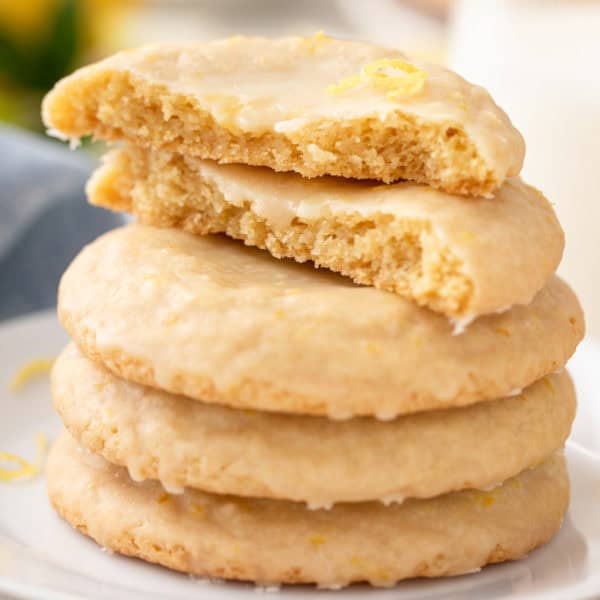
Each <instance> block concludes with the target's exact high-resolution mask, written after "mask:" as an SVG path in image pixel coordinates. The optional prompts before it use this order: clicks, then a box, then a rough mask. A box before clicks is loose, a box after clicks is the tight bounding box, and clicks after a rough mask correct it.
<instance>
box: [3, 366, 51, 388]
mask: <svg viewBox="0 0 600 600" xmlns="http://www.w3.org/2000/svg"><path fill="white" fill-rule="evenodd" d="M53 364H54V359H53V358H35V359H33V360H30V361H29V362H28V363H26V364H24V365H23V366H22V367H21V368H20V369H19V370H18V371H17V372H16V373H15V376H14V377H13V379H12V381H11V382H10V384H9V386H8V387H9V389H10V390H11V391H13V392H17V391H18V390H20V389H21V388H23V387H24V386H25V385H26V384H27V383H29V381H30V380H31V379H33V378H34V377H39V376H40V375H46V373H48V372H49V371H50V369H51V368H52V365H53Z"/></svg>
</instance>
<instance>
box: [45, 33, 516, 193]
mask: <svg viewBox="0 0 600 600" xmlns="http://www.w3.org/2000/svg"><path fill="white" fill-rule="evenodd" d="M123 74H127V75H128V76H129V77H130V78H132V79H131V81H129V82H128V83H130V84H131V85H132V91H135V90H134V88H135V87H136V85H143V86H147V87H146V89H147V91H146V92H145V95H146V97H147V100H148V99H150V101H152V98H158V97H159V96H161V98H162V99H161V100H160V110H161V111H162V114H163V116H164V119H165V121H168V120H169V119H171V124H170V128H171V135H170V136H169V135H167V134H165V135H163V134H162V133H159V127H160V125H159V122H158V115H157V114H156V111H153V112H152V113H150V112H148V104H146V106H144V105H143V103H140V104H139V105H138V104H137V102H136V99H135V95H134V94H133V95H132V94H128V96H129V100H128V102H129V105H130V107H131V108H132V109H136V110H137V117H138V123H137V125H138V126H137V127H135V126H134V127H132V128H129V126H128V125H126V124H125V123H124V122H120V121H119V120H120V119H122V118H124V115H123V114H122V111H121V107H120V105H119V103H118V99H114V101H111V100H109V99H108V97H106V98H105V99H106V104H103V102H104V101H105V100H104V97H103V96H102V94H104V92H105V87H106V86H110V85H114V84H115V81H117V80H118V81H119V85H120V84H121V83H122V80H121V79H120V78H119V76H121V75H123ZM124 89H125V88H123V90H124ZM84 90H85V96H84V95H83V93H82V94H80V92H83V91H84ZM166 94H167V95H168V97H167V98H166V100H165V95H166ZM86 96H87V97H86ZM94 103H97V104H94ZM156 106H157V107H158V106H159V104H157V105H156ZM88 109H90V110H91V111H92V112H94V111H95V114H94V115H87V116H86V111H87V110H88ZM113 111H114V112H113ZM194 111H195V112H196V114H197V115H198V114H202V115H203V116H206V117H209V118H210V121H209V122H204V123H203V124H202V126H203V127H208V128H211V129H212V125H213V124H214V125H216V126H217V127H219V128H222V130H223V131H225V132H228V133H229V134H231V135H232V136H233V137H232V138H230V139H229V142H234V143H238V140H236V139H235V137H236V136H238V135H245V134H248V135H250V136H252V137H254V138H257V137H258V136H261V135H265V134H273V135H274V136H275V138H274V139H279V140H284V139H287V140H288V141H291V142H294V143H296V142H297V143H298V144H297V145H296V146H294V144H292V146H286V148H287V149H286V150H285V151H284V150H283V149H281V153H282V154H286V156H285V157H284V156H283V155H282V156H280V157H279V158H277V157H276V156H275V155H276V154H278V152H279V150H280V149H279V148H277V147H275V146H273V147H272V151H271V156H270V157H269V156H268V155H267V154H268V153H266V152H265V153H264V154H261V153H259V152H254V151H253V149H252V144H250V146H249V147H248V149H247V150H248V151H247V152H246V160H240V159H241V158H242V157H241V155H240V156H238V157H236V156H233V155H231V156H229V155H228V152H231V151H232V150H231V148H225V145H231V144H228V141H227V140H226V139H225V138H223V144H221V146H222V147H221V148H216V146H214V145H213V146H211V144H208V146H211V149H209V148H208V147H206V148H204V147H203V145H204V138H202V134H201V132H197V131H196V130H195V129H194V128H193V126H192V125H191V124H190V123H189V121H190V120H192V119H191V117H190V115H191V114H192V113H193V112H194ZM88 116H89V117H90V118H89V119H88ZM188 117H190V119H188ZM44 118H45V122H46V124H47V125H48V126H49V127H51V128H54V129H57V130H59V131H61V132H62V133H63V134H65V135H68V136H70V135H83V134H86V133H87V134H90V133H95V134H97V135H99V136H100V137H103V136H109V137H114V135H115V134H116V132H111V131H109V128H110V127H112V126H117V127H118V129H119V131H120V135H122V136H125V137H132V138H134V141H136V142H143V141H144V140H146V141H150V142H151V143H154V144H157V143H158V144H159V145H163V146H164V145H168V146H170V149H172V150H179V151H181V152H182V153H193V154H198V155H203V154H204V156H203V157H204V158H216V159H218V160H225V161H227V162H249V163H250V164H264V165H265V166H270V167H272V168H275V169H278V170H281V169H283V170H288V169H292V170H298V171H300V172H302V173H303V174H305V175H308V176H315V175H323V174H333V175H343V176H349V177H352V176H356V177H360V178H376V179H383V180H384V181H390V180H394V179H398V178H401V177H402V178H408V179H414V178H415V177H416V178H417V179H418V180H420V181H424V180H425V179H431V182H432V183H433V184H435V185H439V186H440V187H442V188H444V189H446V188H447V187H448V186H450V187H452V186H453V185H454V186H456V187H458V188H459V189H457V190H455V191H459V192H465V193H471V192H473V191H474V190H475V189H476V188H477V186H478V185H479V187H480V188H481V189H482V191H483V192H484V193H490V192H491V191H493V189H494V188H497V187H498V186H499V185H500V184H501V183H502V181H503V180H504V178H505V177H507V176H514V175H517V174H518V173H519V171H520V169H521V165H522V162H523V157H524V150H525V148H524V143H523V139H522V137H521V135H520V134H519V132H518V131H517V130H516V129H515V128H514V127H513V126H512V124H511V122H510V120H509V119H508V117H507V116H506V114H505V113H504V112H503V111H502V110H501V109H500V108H499V107H498V106H497V105H496V104H495V103H494V101H493V100H492V98H491V97H490V95H489V94H488V93H487V91H485V90H484V89H483V88H481V87H479V86H476V85H473V84H470V83H468V82H466V81H465V80H464V79H463V78H462V77H460V76H459V75H457V74H455V73H453V72H452V71H449V70H447V69H445V68H443V67H441V66H438V65H433V64H425V63H422V62H421V61H418V60H413V59H409V58H408V57H406V56H405V55H404V54H403V53H401V52H399V51H398V50H394V49H389V48H382V47H378V46H375V45H372V44H367V43H361V42H351V41H344V40H337V39H333V38H329V37H327V36H323V35H316V36H314V37H312V38H302V37H290V38H282V39H267V38H260V37H242V36H236V37H233V38H229V39H225V40H220V41H214V42H209V43H193V44H159V45H151V46H145V47H142V48H138V49H135V50H131V51H126V52H120V53H118V54H116V55H114V56H112V57H110V58H108V59H105V60H104V61H102V62H100V63H97V64H95V65H91V66H89V67H84V68H83V69H81V70H79V71H77V72H76V73H74V74H73V75H71V76H70V77H68V78H67V79H65V80H63V81H61V82H59V84H58V85H57V86H56V88H55V90H54V91H53V92H51V93H50V94H49V96H48V97H47V99H46V101H45V104H44ZM179 119H185V120H186V124H185V128H184V130H177V128H178V127H179V123H177V121H178V120H179ZM96 121H97V122H96ZM94 122H96V124H97V125H98V126H97V127H95V126H94ZM100 123H104V125H106V127H107V128H106V129H104V128H103V127H102V126H101V125H100ZM140 123H143V125H142V126H141V127H140ZM332 124H333V127H332ZM429 126H430V128H431V129H430V132H428V133H427V132H425V130H424V128H426V127H429ZM86 127H87V128H88V130H85V128H86ZM90 127H91V128H90ZM144 127H145V128H146V129H148V128H150V129H152V130H153V131H147V132H144V131H143V130H142V129H143V128H144ZM344 127H345V129H344ZM380 128H387V133H386V134H385V136H387V137H385V136H384V137H382V138H381V140H379V141H375V140H376V138H377V139H378V136H379V129H380ZM419 129H422V130H423V131H421V132H420V133H419V132H418V130H419ZM192 130H193V132H194V135H196V134H197V135H199V136H200V138H202V139H200V138H199V139H200V141H201V143H199V144H197V145H196V146H194V144H193V143H192V142H193V140H192V138H191V137H190V138H189V140H186V139H185V137H186V135H188V134H190V135H191V133H192ZM392 130H395V132H394V135H396V134H397V133H399V132H400V135H401V136H402V135H406V136H407V137H406V138H405V141H407V142H408V141H409V139H413V140H414V139H420V140H421V142H419V143H421V145H422V146H423V148H422V150H423V151H425V152H429V153H430V154H431V151H432V149H433V147H434V146H438V147H439V148H441V150H440V152H439V155H440V156H441V155H442V154H443V153H444V152H446V151H448V153H449V154H461V160H460V163H461V165H460V169H464V170H465V173H464V178H463V179H464V180H463V181H462V184H461V183H460V182H453V180H452V176H453V175H452V174H451V173H444V172H443V171H444V169H446V168H447V167H449V163H448V164H443V162H442V160H441V159H439V157H438V159H439V163H438V164H437V169H436V164H435V159H434V157H432V156H429V157H428V159H427V160H426V162H427V164H428V165H429V166H427V167H425V168H424V170H423V171H422V172H421V173H420V174H419V173H416V172H415V173H414V174H413V175H414V176H411V173H410V165H408V164H404V165H401V164H397V165H394V164H392V162H393V161H394V160H395V159H394V158H393V156H391V157H387V158H385V160H384V161H383V162H378V161H377V160H375V159H373V160H372V161H371V160H370V159H369V157H368V156H367V154H364V155H363V154H362V153H361V151H360V150H359V149H357V150H356V152H355V153H354V152H343V153H340V152H338V150H339V148H340V147H341V142H340V140H341V139H342V138H344V137H352V136H358V137H361V139H360V144H359V145H362V146H366V150H370V152H371V154H374V153H376V152H379V151H381V150H383V147H384V145H385V141H386V139H387V142H389V143H390V144H391V143H393V142H392V134H391V133H390V132H391V131H392ZM401 130H404V131H402V132H401ZM165 131H167V130H166V129H165ZM369 131H377V132H378V133H377V134H376V135H372V136H368V135H367V133H368V132H369ZM327 132H328V133H327ZM409 132H410V133H409ZM429 133H431V135H432V136H433V137H435V141H434V140H433V138H431V139H429V141H426V140H425V137H427V136H428V135H429ZM413 134H414V135H413ZM421 134H422V135H423V136H425V137H421ZM159 135H160V136H162V138H161V139H160V140H159V137H158V136H159ZM363 135H364V138H363V137H362V136H363ZM176 136H180V137H181V140H180V141H174V140H175V137H176ZM320 136H321V137H322V138H323V139H321V137H320ZM411 136H412V137H411ZM457 136H458V137H461V142H460V143H459V144H457V145H456V146H454V145H453V144H454V143H455V142H456V140H457V139H458V138H457ZM169 137H170V139H169ZM330 137H333V138H335V140H330V139H328V138H330ZM463 137H464V140H463V139H462V138H463ZM304 138H308V140H306V139H304ZM455 138H456V139H455ZM369 139H371V147H369V145H370V143H369ZM187 142H189V143H187ZM336 144H337V148H338V150H336ZM427 144H433V145H432V146H427ZM216 145H219V144H216ZM242 145H243V144H242ZM426 146H427V148H426ZM459 146H460V147H459ZM467 146H468V148H467ZM294 147H295V151H296V154H298V152H300V154H301V156H296V157H294V156H292V154H293V153H294V150H292V148H294ZM347 147H348V148H349V147H350V146H347ZM256 148H258V147H257V146H256ZM261 152H262V150H261ZM206 153H211V154H212V156H206V155H205V154H206ZM259 154H260V156H259ZM382 156H383V155H382V154H380V155H379V158H381V157H382ZM398 157H399V153H398V152H396V159H397V158H398ZM279 161H283V163H281V162H279ZM353 162H354V163H356V164H355V165H354V166H352V163H353ZM469 162H471V163H472V166H473V167H474V165H475V163H477V165H478V167H477V169H480V170H479V171H477V169H475V168H473V169H472V170H471V171H470V172H469V165H468V163H469ZM343 163H346V164H345V165H344V164H343ZM358 163H361V164H358ZM455 166H456V170H458V169H459V167H458V164H456V165H455ZM469 178H470V179H471V180H470V181H469ZM461 185H462V188H464V189H460V188H461ZM450 191H452V190H450Z"/></svg>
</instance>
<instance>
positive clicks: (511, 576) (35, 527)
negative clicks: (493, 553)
mask: <svg viewBox="0 0 600 600" xmlns="http://www.w3.org/2000/svg"><path fill="white" fill-rule="evenodd" d="M65 341H66V336H65V334H64V333H63V332H62V331H61V330H60V328H59V327H58V324H57V323H56V320H55V317H54V316H53V314H51V313H40V314H38V315H34V316H32V317H28V318H25V319H20V320H16V321H13V322H10V323H8V324H4V325H2V326H0V354H1V358H2V360H1V362H0V450H2V451H10V452H15V453H18V454H20V455H22V456H25V457H28V458H31V459H32V458H33V455H34V453H35V442H34V439H35V435H36V433H38V432H43V433H45V434H46V435H47V436H48V437H49V438H52V437H53V436H55V435H56V433H57V432H58V431H59V430H60V423H59V421H58V418H57V417H55V416H54V415H53V413H52V410H51V408H50V398H49V393H48V385H47V380H45V379H43V380H41V381H37V382H32V383H31V384H30V385H28V386H27V387H26V388H25V389H24V390H23V391H21V392H19V393H16V394H15V393H11V392H9V391H8V390H7V387H6V384H7V383H8V382H9V381H10V380H11V378H12V376H13V375H14V373H15V372H16V370H17V369H18V368H19V367H20V366H22V365H23V364H24V363H26V362H27V361H29V360H31V359H32V358H36V357H41V356H49V355H50V356H55V355H56V354H57V353H58V352H59V350H60V348H61V347H62V346H63V345H64V343H65ZM599 364H600V345H597V344H594V343H592V342H587V343H585V344H583V345H582V346H581V348H580V350H579V351H578V353H577V356H576V357H575V358H574V360H573V361H572V363H571V371H572V373H573V374H574V376H575V379H576V381H577V384H578V388H579V394H580V396H579V397H580V410H579V415H578V418H577V422H576V426H575V429H574V433H573V441H572V442H571V443H570V446H569V449H568V451H567V456H568V459H569V465H570V473H571V480H572V488H573V498H572V503H571V509H570V511H569V516H568V518H567V520H566V522H565V524H564V526H563V529H562V530H561V532H560V534H559V535H558V536H557V538H555V539H554V540H553V541H552V542H551V543H550V544H549V545H548V546H546V547H545V548H542V549H540V550H538V551H536V552H533V553H532V554H531V555H530V556H529V557H528V558H527V559H525V560H523V561H519V562H515V563H509V564H505V565H498V566H493V567H488V568H486V569H484V570H483V571H482V572H481V573H478V574H474V575H467V576H462V577H457V578H452V579H444V580H437V581H433V580H431V581H426V580H420V581H412V582H406V583H403V584H401V585H399V586H397V587H396V588H393V589H391V590H371V589H370V588H367V587H362V586H354V587H351V588H349V589H346V590H343V591H341V592H337V593H336V595H335V599H336V600H346V599H347V598H367V597H371V598H377V599H378V600H386V599H391V598H393V599H394V600H408V599H425V598H448V597H451V598H452V599H453V600H461V599H471V600H475V599H477V600H492V599H494V600H497V599H500V598H510V599H512V600H515V599H529V598H537V599H540V600H541V599H544V600H550V599H556V600H558V599H560V600H563V599H565V598H569V600H576V599H578V598H590V597H596V596H600V436H598V433H599V432H600V407H599V406H598V405H597V403H596V400H597V396H598V394H599V393H600V373H599V372H598V370H597V365H599ZM257 592H259V593H260V592H262V591H261V590H257V589H256V588H255V587H254V586H252V585H245V584H230V583H210V582H205V581H198V580H191V579H190V578H188V577H185V576H183V575H179V574H176V573H173V572H170V571H167V570H166V569H162V568H160V567H154V566H151V565H146V564H144V563H142V562H141V561H136V560H132V559H127V558H123V557H118V556H115V555H110V554H108V553H106V552H102V551H101V549H100V548H98V547H97V546H96V545H95V544H94V543H93V542H91V541H90V540H88V539H86V538H84V537H83V536H81V535H80V534H78V533H76V532H74V531H72V530H71V528H70V527H69V526H68V525H66V524H65V523H63V522H62V521H61V520H60V519H59V518H58V517H57V516H56V515H55V514H54V513H53V512H52V510H51V509H50V507H49V506H48V503H47V500H46V496H45V490H44V481H43V478H42V477H39V478H37V479H36V480H34V481H31V482H25V483H9V484H6V483H0V594H1V593H7V594H12V595H14V596H18V597H23V598H40V599H44V600H64V599H72V598H95V599H96V598H97V599H99V598H110V599H111V600H120V599H125V598H127V599H131V600H142V599H144V600H151V599H157V598H174V599H177V598H186V599H187V598H190V597H194V598H200V599H203V600H224V599H230V600H236V599H239V600H242V599H245V598H247V599H251V598H256V594H257ZM281 594H282V595H283V596H284V597H290V598H295V599H298V598H314V597H316V596H324V595H325V594H328V595H331V594H332V592H320V591H317V590H315V589H314V588H312V587H308V586H303V587H297V588H285V589H284V590H283V591H282V592H281ZM271 597H272V596H271Z"/></svg>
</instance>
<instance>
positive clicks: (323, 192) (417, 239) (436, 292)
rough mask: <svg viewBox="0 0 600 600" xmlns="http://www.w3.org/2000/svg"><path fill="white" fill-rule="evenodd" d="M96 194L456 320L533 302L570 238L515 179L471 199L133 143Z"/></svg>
mask: <svg viewBox="0 0 600 600" xmlns="http://www.w3.org/2000/svg"><path fill="white" fill-rule="evenodd" d="M88 197H89V199H90V201H91V203H92V204H98V205H100V206H104V207H106V208H110V209H113V210H127V211H129V212H132V213H133V214H135V215H136V216H137V217H138V219H139V220H140V221H141V222H142V223H145V224H147V225H156V226H160V227H177V228H180V229H183V230H185V231H189V232H191V233H196V234H206V233H227V234H228V235H230V236H232V237H234V238H238V239H241V240H243V241H244V242H245V243H246V244H248V245H251V246H258V247H260V248H266V249H268V250H269V251H270V252H271V254H273V255H274V256H276V257H277V258H282V257H289V258H294V259H295V260H297V261H300V262H304V261H307V260H312V261H314V262H315V264H316V265H318V266H322V267H327V268H329V269H332V270H333V271H337V272H340V273H343V274H344V275H347V276H349V277H350V278H351V279H352V280H353V281H355V282H356V283H360V284H364V285H372V286H375V287H377V288H379V289H385V290H388V291H392V292H395V293H397V294H400V295H401V296H404V297H407V298H410V299H412V300H414V301H416V302H417V303H418V304H420V305H423V306H427V307H429V308H432V309H433V310H435V311H437V312H441V313H443V314H445V315H447V316H450V317H453V318H466V317H476V316H479V315H481V314H486V313H492V312H495V311H498V310H501V309H506V308H507V307H509V306H511V305H513V304H528V303H529V302H530V301H531V300H532V298H533V296H535V294H536V293H537V292H538V291H539V290H540V289H541V288H542V287H543V286H544V284H545V283H546V282H547V281H548V279H549V278H550V277H551V276H552V274H553V273H554V271H556V268H557V267H558V263H559V262H560V259H561V256H562V251H563V247H564V236H563V232H562V229H561V227H560V225H559V223H558V221H557V219H556V216H555V214H554V211H553V210H552V207H551V205H550V203H549V202H548V201H547V200H546V199H545V198H544V197H543V196H542V195H541V194H540V193H539V192H538V191H537V190H535V189H534V188H531V187H529V186H527V185H525V184H524V183H523V182H522V181H521V180H520V179H518V178H517V179H510V180H508V181H507V182H506V183H505V184H504V185H503V186H502V188H501V189H500V190H499V191H498V192H497V193H496V195H495V196H494V198H493V199H485V198H464V197H462V196H452V195H450V194H445V193H443V192H439V191H437V190H434V189H432V188H431V187H428V186H422V185H416V184H411V183H406V182H405V183H397V184H394V185H383V186H381V185H374V184H373V183H367V182H358V181H348V180H343V179H339V178H331V177H326V178H319V179H313V180H306V179H304V178H302V177H300V176H299V175H297V174H293V173H276V172H274V171H272V170H270V169H266V168H258V167H247V166H244V165H219V164H217V163H215V162H213V161H204V160H199V159H195V158H191V157H183V156H180V155H177V154H172V153H167V152H159V151H150V150H145V149H142V148H135V147H132V146H129V147H125V148H119V149H117V150H113V151H112V152H110V153H109V154H108V155H107V156H106V157H105V161H104V166H103V167H101V168H100V169H99V170H98V171H97V172H96V173H95V175H94V176H93V177H92V179H91V181H90V183H89V184H88ZM508 280H510V285H507V284H506V282H507V281H508Z"/></svg>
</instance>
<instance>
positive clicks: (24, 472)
mask: <svg viewBox="0 0 600 600" xmlns="http://www.w3.org/2000/svg"><path fill="white" fill-rule="evenodd" d="M35 444H36V447H37V453H36V457H35V461H34V462H32V463H30V462H29V461H27V460H25V459H24V458H21V457H20V456H17V455H16V454H12V453H10V452H0V463H7V462H8V463H14V464H16V465H17V467H18V468H16V469H3V468H0V481H4V482H7V481H12V480H13V479H21V478H22V477H26V478H32V477H35V476H36V475H37V474H38V473H39V472H40V470H41V467H42V461H43V460H44V456H45V454H46V449H47V447H48V440H47V439H46V436H45V435H44V434H43V433H38V434H37V436H36V438H35Z"/></svg>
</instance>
